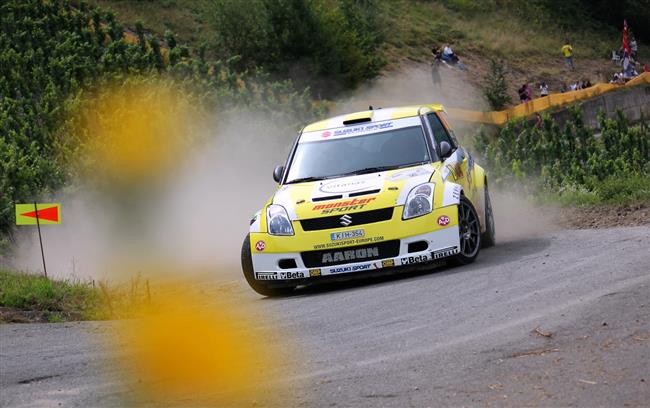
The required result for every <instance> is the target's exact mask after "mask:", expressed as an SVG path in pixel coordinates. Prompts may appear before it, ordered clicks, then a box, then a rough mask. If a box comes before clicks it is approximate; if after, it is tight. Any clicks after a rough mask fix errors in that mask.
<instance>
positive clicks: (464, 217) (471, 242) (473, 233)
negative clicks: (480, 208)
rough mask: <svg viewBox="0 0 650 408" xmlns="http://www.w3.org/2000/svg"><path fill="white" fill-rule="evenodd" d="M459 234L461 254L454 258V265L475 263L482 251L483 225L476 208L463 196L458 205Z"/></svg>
mask: <svg viewBox="0 0 650 408" xmlns="http://www.w3.org/2000/svg"><path fill="white" fill-rule="evenodd" d="M458 233H459V234H460V253H458V255H456V256H454V258H453V263H456V264H459V265H467V264H470V263H472V262H474V260H475V259H476V257H477V256H478V253H479V251H480V249H481V223H480V221H479V218H478V215H477V214H476V210H475V209H474V206H473V205H472V203H471V201H469V200H468V199H467V198H466V197H465V196H461V197H460V203H458Z"/></svg>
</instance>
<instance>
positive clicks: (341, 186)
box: [318, 179, 368, 193]
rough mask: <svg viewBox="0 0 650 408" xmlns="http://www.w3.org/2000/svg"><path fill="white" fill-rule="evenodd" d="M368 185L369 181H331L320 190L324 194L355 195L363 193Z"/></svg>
mask: <svg viewBox="0 0 650 408" xmlns="http://www.w3.org/2000/svg"><path fill="white" fill-rule="evenodd" d="M367 185H368V180H367V179H362V180H353V181H330V182H329V183H325V184H323V185H322V186H320V187H319V188H318V189H319V190H320V191H322V192H323V193H353V192H355V191H361V190H363V189H364V188H366V186H367Z"/></svg>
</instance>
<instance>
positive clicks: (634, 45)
mask: <svg viewBox="0 0 650 408" xmlns="http://www.w3.org/2000/svg"><path fill="white" fill-rule="evenodd" d="M638 52H639V45H638V44H637V43H636V38H634V36H632V39H631V40H630V56H631V57H632V58H633V59H634V60H635V61H636V59H637V54H638Z"/></svg>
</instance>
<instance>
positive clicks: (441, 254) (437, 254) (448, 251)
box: [431, 246, 458, 259]
mask: <svg viewBox="0 0 650 408" xmlns="http://www.w3.org/2000/svg"><path fill="white" fill-rule="evenodd" d="M457 253H458V247H457V246H453V247H449V248H443V249H439V250H437V251H433V252H431V257H432V258H433V259H440V258H445V257H448V256H451V255H455V254H457Z"/></svg>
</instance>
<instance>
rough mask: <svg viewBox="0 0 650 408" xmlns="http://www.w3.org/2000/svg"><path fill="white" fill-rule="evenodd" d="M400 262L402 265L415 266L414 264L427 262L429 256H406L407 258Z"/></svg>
mask: <svg viewBox="0 0 650 408" xmlns="http://www.w3.org/2000/svg"><path fill="white" fill-rule="evenodd" d="M400 260H401V262H402V265H410V264H415V263H420V262H426V261H428V260H429V255H416V256H407V257H405V258H402V259H400Z"/></svg>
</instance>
